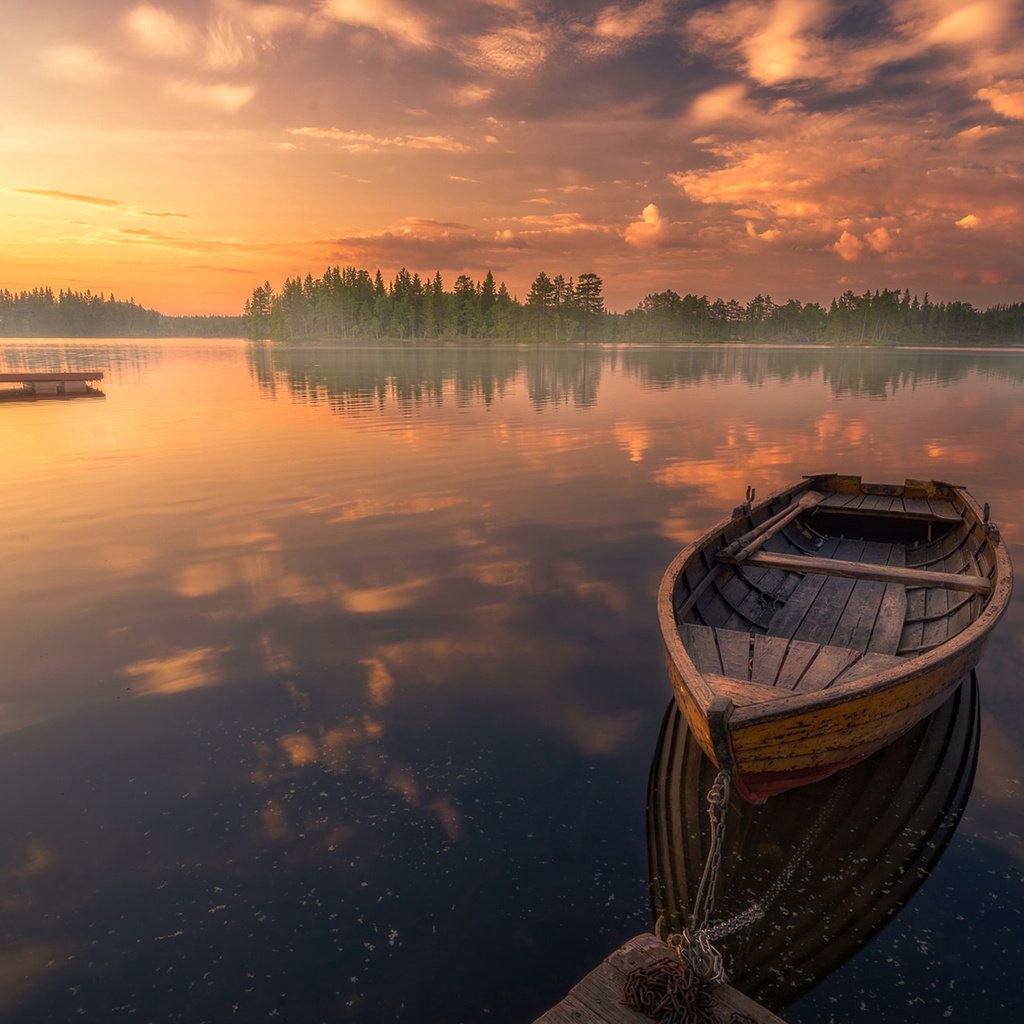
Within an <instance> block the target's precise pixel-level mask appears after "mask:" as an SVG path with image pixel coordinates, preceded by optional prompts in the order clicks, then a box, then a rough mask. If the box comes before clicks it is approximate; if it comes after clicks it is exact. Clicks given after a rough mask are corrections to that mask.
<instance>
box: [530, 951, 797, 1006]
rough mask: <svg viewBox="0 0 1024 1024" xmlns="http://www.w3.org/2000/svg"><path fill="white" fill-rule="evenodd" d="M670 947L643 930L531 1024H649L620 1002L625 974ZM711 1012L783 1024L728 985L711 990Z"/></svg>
mask: <svg viewBox="0 0 1024 1024" xmlns="http://www.w3.org/2000/svg"><path fill="white" fill-rule="evenodd" d="M672 955H673V950H672V947H671V946H668V945H666V944H665V943H664V942H662V941H661V939H659V938H658V937H657V936H656V935H653V934H651V933H650V932H646V933H645V934H643V935H637V936H635V937H634V938H632V939H630V940H629V942H627V943H626V944H625V945H624V946H622V947H621V948H619V949H617V950H616V951H615V952H614V953H612V954H611V956H609V957H606V958H605V960H604V962H603V963H601V964H599V965H598V966H597V967H595V968H594V970H592V971H591V972H590V973H589V974H588V975H587V976H586V977H585V978H584V979H583V980H582V981H581V982H580V983H579V984H578V985H577V986H576V987H575V988H574V989H573V990H572V991H571V992H570V993H569V994H568V995H567V996H566V997H565V998H564V999H563V1000H562V1001H561V1002H560V1003H559V1004H558V1005H557V1006H554V1007H552V1008H551V1009H550V1010H548V1012H547V1013H545V1014H544V1015H543V1016H542V1017H538V1018H537V1019H536V1020H535V1021H534V1024H649V1021H650V1018H649V1017H647V1016H645V1015H644V1014H643V1013H640V1012H639V1011H637V1010H634V1009H632V1008H631V1007H629V1006H625V1005H624V1004H623V1002H622V996H623V987H624V986H625V983H626V977H627V976H628V975H629V973H630V972H631V971H633V970H635V969H636V968H637V967H646V966H649V965H651V964H654V963H656V962H657V961H658V960H661V959H663V958H664V957H667V956H672ZM712 998H713V1000H714V1013H715V1016H716V1017H717V1019H718V1020H719V1021H720V1022H721V1024H730V1022H732V1021H736V1020H740V1021H747V1020H749V1021H750V1022H751V1024H785V1021H783V1019H782V1018H781V1017H777V1016H776V1015H775V1014H774V1013H772V1012H771V1011H770V1010H766V1009H765V1008H764V1007H763V1006H761V1005H760V1003H755V1002H754V1000H753V999H749V998H748V997H747V996H745V995H744V994H743V993H742V992H739V991H738V990H736V989H734V988H732V987H731V986H729V985H719V986H718V987H717V988H716V989H714V992H713V996H712Z"/></svg>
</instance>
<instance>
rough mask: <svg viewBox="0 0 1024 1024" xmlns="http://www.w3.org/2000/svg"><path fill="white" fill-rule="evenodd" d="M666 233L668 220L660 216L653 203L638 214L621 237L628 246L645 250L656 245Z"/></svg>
mask: <svg viewBox="0 0 1024 1024" xmlns="http://www.w3.org/2000/svg"><path fill="white" fill-rule="evenodd" d="M667 231H668V220H667V219H666V218H665V217H663V216H662V215H661V212H660V211H659V210H658V207H657V206H655V205H654V203H648V204H647V206H645V207H644V208H643V211H642V212H641V214H640V219H639V220H635V221H633V223H632V224H630V225H629V226H628V227H627V228H626V230H625V231H624V232H623V234H622V237H623V238H624V239H625V240H626V242H627V243H629V245H633V246H636V247H637V248H646V247H650V246H655V245H657V244H658V243H659V242H660V241H661V240H662V239H663V238H664V237H665V234H666V232H667Z"/></svg>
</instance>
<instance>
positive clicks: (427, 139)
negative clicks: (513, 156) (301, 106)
mask: <svg viewBox="0 0 1024 1024" xmlns="http://www.w3.org/2000/svg"><path fill="white" fill-rule="evenodd" d="M288 131H289V132H290V134H292V135H300V136H304V137H305V138H310V139H328V140H330V141H332V142H337V143H339V146H340V148H341V149H343V150H345V152H347V153H375V152H378V151H380V150H382V149H437V150H443V151H444V152H446V153H468V152H469V151H470V147H469V146H467V145H466V144H465V143H464V142H459V141H458V140H457V139H453V138H450V137H449V136H447V135H392V136H383V135H372V134H370V133H369V132H355V131H348V130H346V129H342V128H316V127H306V128H289V129H288Z"/></svg>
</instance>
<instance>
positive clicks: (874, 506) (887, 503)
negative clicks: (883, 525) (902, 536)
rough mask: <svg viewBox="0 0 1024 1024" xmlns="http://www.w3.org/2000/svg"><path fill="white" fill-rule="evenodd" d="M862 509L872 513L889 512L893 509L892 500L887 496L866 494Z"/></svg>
mask: <svg viewBox="0 0 1024 1024" xmlns="http://www.w3.org/2000/svg"><path fill="white" fill-rule="evenodd" d="M860 507H861V508H865V509H871V511H872V512H888V511H889V509H891V508H892V498H891V497H890V496H889V495H887V494H865V495H864V500H863V501H862V502H861V504H860Z"/></svg>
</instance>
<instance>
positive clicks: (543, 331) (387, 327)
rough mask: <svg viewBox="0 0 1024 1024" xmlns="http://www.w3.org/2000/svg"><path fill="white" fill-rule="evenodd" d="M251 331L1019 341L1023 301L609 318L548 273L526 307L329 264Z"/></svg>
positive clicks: (892, 294) (905, 294)
mask: <svg viewBox="0 0 1024 1024" xmlns="http://www.w3.org/2000/svg"><path fill="white" fill-rule="evenodd" d="M245 322H246V327H247V331H248V334H249V336H250V337H251V338H254V339H263V338H270V339H273V340H280V341H289V340H301V339H318V340H328V341H330V340H383V339H391V338H394V339H403V340H409V339H427V340H430V339H445V338H479V339H494V340H544V341H556V342H557V341H587V340H594V341H623V342H629V341H646V342H694V341H696V342H701V341H745V342H753V341H762V342H764V341H779V342H782V341H787V342H814V343H840V344H842V343H845V344H875V345H885V344H895V343H913V342H960V343H966V344H972V343H973V344H977V343H982V342H999V343H1011V342H1016V343H1024V303H1014V304H1013V305H1001V306H993V307H991V308H989V309H986V310H979V309H977V308H975V307H974V306H972V305H971V304H970V303H969V302H962V301H954V302H938V303H936V302H932V301H931V300H930V299H929V297H928V294H927V293H925V295H924V298H923V299H920V298H919V297H918V296H917V295H914V296H911V294H910V291H909V289H903V290H899V289H896V290H892V289H883V290H881V291H879V290H875V291H874V292H872V291H866V292H864V293H863V294H862V295H857V294H855V293H854V292H853V291H845V292H843V294H842V295H840V296H838V297H837V298H834V299H833V300H832V302H831V304H830V306H829V307H828V309H826V308H825V307H823V306H822V305H820V304H819V303H817V302H810V303H806V304H804V303H801V302H800V301H799V300H798V299H789V300H788V301H787V302H785V303H782V304H779V303H776V302H774V301H773V300H772V298H771V296H770V295H760V294H759V295H756V296H755V297H754V298H753V299H751V300H750V301H749V302H746V303H740V302H738V301H737V300H736V299H729V300H725V299H721V298H718V299H714V300H711V299H709V298H708V296H707V295H693V294H687V295H679V294H678V293H677V292H675V291H672V290H668V291H663V292H655V293H651V294H649V295H647V296H645V298H644V299H643V300H642V301H641V302H640V303H638V304H637V306H636V307H634V308H633V309H629V310H626V311H625V312H624V313H612V312H609V311H608V310H606V309H605V305H604V282H603V281H602V279H601V278H600V277H599V276H598V275H597V274H595V273H592V272H587V273H582V274H579V275H578V276H577V277H576V278H572V277H569V278H566V277H564V276H563V275H562V274H558V275H556V276H555V277H549V276H548V274H547V273H545V272H543V271H542V272H541V273H539V274H538V275H537V277H536V278H535V279H534V281H533V283H532V284H531V285H530V289H529V291H528V292H527V295H526V298H525V300H522V301H520V299H519V298H518V297H517V296H514V295H512V294H511V293H510V292H509V290H508V288H507V287H506V285H505V283H504V282H501V283H500V284H497V283H496V282H495V279H494V275H493V274H492V273H491V272H490V271H488V272H487V274H486V275H485V277H484V278H483V280H482V281H474V280H473V279H472V278H471V277H470V276H469V275H467V274H460V275H459V276H458V277H457V278H456V280H455V283H454V285H453V287H452V288H451V289H450V290H449V289H446V288H445V287H444V283H443V280H442V278H441V274H440V272H437V273H435V274H434V276H433V277H432V278H421V277H420V275H419V274H410V272H409V271H408V270H406V269H405V268H403V269H402V270H400V271H399V272H398V274H397V275H396V276H395V277H394V278H393V279H392V280H390V281H385V279H384V277H383V275H382V274H381V272H380V271H379V270H378V271H377V272H376V274H375V275H373V276H371V275H370V272H369V271H368V270H364V269H358V268H356V267H345V268H344V269H342V268H340V267H332V268H329V269H328V270H327V271H325V272H324V274H323V276H322V277H320V278H314V277H313V276H312V274H307V275H306V277H305V278H300V277H295V278H287V279H285V282H284V285H283V286H282V288H281V289H280V291H275V289H274V287H273V286H272V285H271V284H270V282H269V281H267V282H265V283H264V284H262V285H260V286H258V287H257V288H255V289H254V291H253V293H252V296H251V298H249V299H248V300H247V301H246V303H245Z"/></svg>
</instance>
